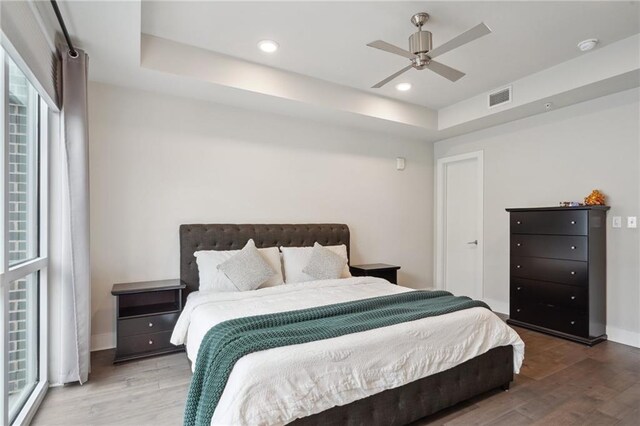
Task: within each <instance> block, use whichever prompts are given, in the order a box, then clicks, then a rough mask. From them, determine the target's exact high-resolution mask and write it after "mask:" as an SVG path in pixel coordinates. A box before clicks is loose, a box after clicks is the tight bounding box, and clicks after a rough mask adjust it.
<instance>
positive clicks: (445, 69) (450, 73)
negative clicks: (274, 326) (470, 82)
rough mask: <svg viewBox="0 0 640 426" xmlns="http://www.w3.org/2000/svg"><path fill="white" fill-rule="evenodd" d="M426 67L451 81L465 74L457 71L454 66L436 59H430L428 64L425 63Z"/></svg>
mask: <svg viewBox="0 0 640 426" xmlns="http://www.w3.org/2000/svg"><path fill="white" fill-rule="evenodd" d="M427 68H429V69H430V70H431V71H433V72H435V73H436V74H440V75H441V76H443V77H444V78H446V79H448V80H451V81H458V80H460V79H461V78H462V77H464V76H465V74H464V73H463V72H462V71H458V70H457V69H455V68H451V67H449V66H447V65H444V64H441V63H440V62H436V61H430V62H429V65H427Z"/></svg>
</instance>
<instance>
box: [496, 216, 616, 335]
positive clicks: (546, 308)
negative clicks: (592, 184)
mask: <svg viewBox="0 0 640 426" xmlns="http://www.w3.org/2000/svg"><path fill="white" fill-rule="evenodd" d="M607 210H609V207H608V206H584V207H543V208H520V209H507V211H508V212H510V228H511V243H510V244H511V275H510V303H509V310H510V313H509V314H510V318H509V320H507V322H508V323H509V324H513V325H517V326H521V327H526V328H529V329H533V330H537V331H541V332H544V333H548V334H553V335H555V336H559V337H564V338H567V339H570V340H574V341H577V342H580V343H585V344H588V345H594V344H596V343H598V342H601V341H603V340H606V339H607V335H606V334H605V333H606V318H607V310H606V305H607V290H606V259H607V254H606V253H607V252H606V232H607V231H606V229H607V228H606V223H607V222H606V213H607Z"/></svg>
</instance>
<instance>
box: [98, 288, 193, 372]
mask: <svg viewBox="0 0 640 426" xmlns="http://www.w3.org/2000/svg"><path fill="white" fill-rule="evenodd" d="M185 287H186V286H185V284H183V283H182V282H181V281H180V280H179V279H175V280H162V281H143V282H136V283H123V284H114V285H113V288H112V289H111V294H113V295H114V296H116V321H117V344H116V356H115V359H114V360H113V362H114V364H115V363H118V362H122V361H128V360H131V359H137V358H145V357H149V356H153V355H160V354H166V353H171V352H180V351H182V350H184V346H174V345H172V344H171V343H170V342H169V339H171V333H172V332H173V327H174V326H175V325H176V321H178V316H180V311H182V289H184V288H185Z"/></svg>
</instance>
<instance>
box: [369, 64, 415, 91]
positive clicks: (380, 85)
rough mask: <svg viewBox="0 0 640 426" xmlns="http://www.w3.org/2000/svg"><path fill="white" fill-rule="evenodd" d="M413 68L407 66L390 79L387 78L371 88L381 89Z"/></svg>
mask: <svg viewBox="0 0 640 426" xmlns="http://www.w3.org/2000/svg"><path fill="white" fill-rule="evenodd" d="M412 67H413V64H412V65H409V66H406V67H404V68H402V69H401V70H400V71H398V72H396V73H394V74H391V75H390V76H389V77H387V78H385V79H384V80H382V81H381V82H379V83H378V84H376V85H374V86H371V88H372V89H379V88H381V87H382V86H384V85H385V84H387V83H388V82H390V81H391V80H393V79H394V78H396V77H397V76H399V75H400V74H402V73H404V72H407V71H409V70H410V69H411V68H412Z"/></svg>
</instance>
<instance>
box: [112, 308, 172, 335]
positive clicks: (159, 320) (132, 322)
mask: <svg viewBox="0 0 640 426" xmlns="http://www.w3.org/2000/svg"><path fill="white" fill-rule="evenodd" d="M179 315H180V314H179V313H178V312H174V313H170V314H159V315H148V316H145V317H140V318H131V319H120V320H118V336H135V335H137V334H149V333H157V332H159V331H172V330H173V327H174V326H175V325H176V321H178V316H179Z"/></svg>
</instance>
